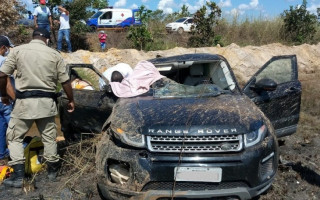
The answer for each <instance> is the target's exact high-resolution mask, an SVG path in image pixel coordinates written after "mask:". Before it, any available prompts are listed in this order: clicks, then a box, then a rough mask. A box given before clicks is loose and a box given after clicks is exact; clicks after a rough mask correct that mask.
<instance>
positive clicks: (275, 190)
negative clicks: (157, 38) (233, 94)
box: [0, 43, 320, 200]
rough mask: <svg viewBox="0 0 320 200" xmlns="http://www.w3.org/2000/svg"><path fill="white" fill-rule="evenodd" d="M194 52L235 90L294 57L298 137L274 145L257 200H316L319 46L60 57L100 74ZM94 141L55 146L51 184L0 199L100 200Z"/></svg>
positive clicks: (40, 179) (319, 180) (39, 181)
mask: <svg viewBox="0 0 320 200" xmlns="http://www.w3.org/2000/svg"><path fill="white" fill-rule="evenodd" d="M194 52H203V53H218V54H221V55H223V56H225V57H226V58H227V60H228V61H229V62H230V65H231V66H232V68H233V70H234V72H235V74H236V76H237V78H238V81H239V82H240V84H241V85H243V84H244V83H245V81H246V80H248V79H249V78H250V76H251V75H252V74H253V73H254V72H255V71H257V70H258V69H259V67H260V66H262V65H263V64H264V63H265V62H266V61H267V60H269V59H270V58H271V57H272V56H273V55H288V54H296V55H297V57H298V62H299V80H300V81H301V83H302V88H303V95H302V104H301V114H300V121H299V125H298V131H297V132H296V133H295V134H293V135H291V136H287V137H284V138H281V139H280V140H279V144H280V161H279V163H280V164H279V168H278V174H277V176H276V179H275V181H274V182H273V184H272V187H271V189H270V190H269V191H268V192H267V193H266V194H263V195H261V196H260V199H261V200H270V199H276V200H281V199H288V200H291V199H292V200H293V199H303V200H304V199H308V200H309V199H315V200H316V199H320V164H319V163H320V137H319V136H320V101H319V99H320V84H319V80H320V56H319V55H320V43H319V44H318V45H300V46H293V47H286V46H283V45H280V44H272V45H266V46H262V47H252V46H248V47H243V48H241V47H239V46H237V45H235V44H232V45H230V46H228V47H224V48H199V49H184V48H175V49H173V50H167V51H156V52H148V53H145V52H141V51H136V50H118V49H109V50H108V52H106V53H92V52H87V51H77V52H75V53H72V55H70V54H65V55H64V57H65V59H66V62H67V63H93V64H94V66H95V67H97V68H98V69H100V70H101V71H103V70H105V69H106V68H108V67H110V66H112V65H114V64H116V63H118V62H126V63H128V64H130V65H131V66H134V65H135V64H136V63H137V62H138V61H139V60H143V59H150V58H154V57H155V56H156V55H161V56H167V55H178V54H182V53H194ZM57 121H58V118H57ZM30 134H32V135H36V134H38V133H37V129H36V128H35V127H33V129H32V130H31V131H30ZM60 134H61V133H60ZM98 139H99V138H94V139H90V140H86V141H82V142H81V143H79V144H75V145H72V146H70V147H65V146H64V144H63V143H60V144H59V146H60V147H61V152H62V153H63V154H64V156H63V161H64V162H63V168H62V170H61V171H60V179H59V180H58V181H57V182H53V183H49V182H47V180H46V177H45V176H46V175H45V172H42V173H39V174H37V175H36V176H35V177H34V180H35V184H31V185H29V184H28V183H26V184H25V185H26V187H25V188H24V189H7V188H4V187H3V186H0V199H32V200H38V199H39V200H43V199H46V200H51V199H57V200H58V199H62V200H68V199H100V197H99V195H98V192H97V189H96V184H95V175H94V171H95V169H94V144H95V143H96V141H97V140H98Z"/></svg>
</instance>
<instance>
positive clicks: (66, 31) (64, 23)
mask: <svg viewBox="0 0 320 200" xmlns="http://www.w3.org/2000/svg"><path fill="white" fill-rule="evenodd" d="M58 10H59V12H60V19H59V23H60V28H59V32H58V46H57V49H58V51H61V49H62V39H63V36H64V38H65V40H66V42H67V45H68V53H72V47H71V42H70V23H69V11H68V10H67V9H65V8H64V7H62V6H59V7H58Z"/></svg>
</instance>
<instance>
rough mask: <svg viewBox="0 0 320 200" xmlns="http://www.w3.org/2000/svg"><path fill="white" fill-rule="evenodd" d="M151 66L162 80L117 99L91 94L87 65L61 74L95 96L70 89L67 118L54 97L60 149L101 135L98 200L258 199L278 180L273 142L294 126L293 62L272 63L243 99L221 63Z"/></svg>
mask: <svg viewBox="0 0 320 200" xmlns="http://www.w3.org/2000/svg"><path fill="white" fill-rule="evenodd" d="M150 62H152V63H153V64H154V65H155V66H156V67H157V68H158V69H159V71H160V72H161V74H162V75H165V76H166V77H167V78H163V79H161V80H159V81H157V82H156V83H154V84H153V85H152V88H151V89H150V90H149V91H148V92H147V93H145V94H143V95H140V96H137V97H132V98H120V99H118V98H116V97H115V96H114V95H113V94H112V92H110V91H109V92H108V91H107V90H106V89H105V88H107V87H105V86H102V85H100V87H99V83H98V81H100V84H101V82H105V84H106V85H108V82H107V80H106V79H105V77H103V75H102V74H101V73H100V72H98V71H97V70H96V69H95V68H94V67H93V66H92V65H82V64H73V65H69V68H70V69H77V70H79V71H80V74H83V75H85V76H87V77H90V81H91V82H92V85H93V86H94V88H95V90H78V89H74V96H75V101H76V106H77V108H76V110H75V112H74V113H72V114H70V113H67V112H66V103H67V99H66V97H65V95H63V96H62V97H61V99H60V101H59V102H60V103H59V104H60V118H61V124H62V130H63V131H64V134H65V137H66V138H67V139H68V140H73V139H75V138H77V137H78V136H79V135H81V134H84V133H98V132H102V138H101V141H100V142H99V144H98V145H97V154H96V170H97V179H98V188H99V191H100V193H101V194H102V196H103V197H104V198H106V199H129V198H130V199H171V198H172V197H174V198H177V199H179V198H189V199H197V198H200V199H201V198H212V197H219V198H220V197H227V198H230V197H231V198H235V199H251V198H253V197H256V196H259V194H261V193H263V192H264V191H266V190H267V189H268V188H269V187H270V186H271V184H272V181H273V179H274V177H275V175H276V171H277V166H278V154H279V152H278V143H277V137H282V136H286V135H290V134H292V133H294V132H295V131H296V128H297V123H298V120H299V112H300V101H301V84H300V82H299V81H298V69H297V59H296V56H295V55H289V56H276V57H273V58H272V59H271V60H270V61H268V62H267V63H266V64H265V65H264V66H263V67H262V68H261V69H260V70H259V71H258V72H257V73H256V74H255V75H254V76H253V77H252V78H251V79H250V80H249V81H248V83H247V84H246V85H245V86H244V88H243V89H240V88H239V85H238V83H237V81H236V79H235V76H234V74H233V72H232V70H231V68H230V66H229V64H228V62H227V60H226V59H225V58H224V57H222V56H220V55H212V54H186V55H180V56H172V57H166V58H164V57H163V58H156V59H152V60H150ZM89 71H90V72H89ZM90 73H92V74H91V75H90ZM88 74H89V75H90V76H88ZM94 75H96V77H97V78H92V77H93V76H94ZM99 79H100V80H99ZM100 88H101V89H100Z"/></svg>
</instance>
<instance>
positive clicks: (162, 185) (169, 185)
mask: <svg viewBox="0 0 320 200" xmlns="http://www.w3.org/2000/svg"><path fill="white" fill-rule="evenodd" d="M237 187H248V185H247V184H246V183H244V182H222V183H207V182H204V183H200V182H198V183H196V182H176V184H175V187H174V190H175V191H177V190H180V191H187V190H192V191H203V190H220V189H229V188H237ZM172 189H173V182H149V183H147V184H146V185H145V186H144V187H143V188H142V191H148V190H172Z"/></svg>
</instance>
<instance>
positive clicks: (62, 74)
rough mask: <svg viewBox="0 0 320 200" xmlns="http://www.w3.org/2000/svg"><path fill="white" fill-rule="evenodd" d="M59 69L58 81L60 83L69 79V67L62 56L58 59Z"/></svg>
mask: <svg viewBox="0 0 320 200" xmlns="http://www.w3.org/2000/svg"><path fill="white" fill-rule="evenodd" d="M57 70H58V81H59V82H60V83H64V82H66V81H68V80H69V75H68V72H67V67H66V65H65V63H64V61H63V58H62V57H61V58H60V59H59V61H58V66H57Z"/></svg>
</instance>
